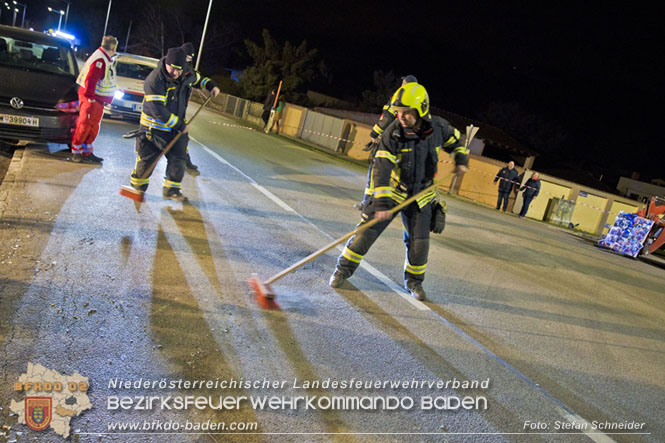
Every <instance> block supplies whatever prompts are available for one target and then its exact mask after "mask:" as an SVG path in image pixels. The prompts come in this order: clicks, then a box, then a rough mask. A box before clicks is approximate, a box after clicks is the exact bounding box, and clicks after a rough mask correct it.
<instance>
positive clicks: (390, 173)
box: [371, 116, 468, 211]
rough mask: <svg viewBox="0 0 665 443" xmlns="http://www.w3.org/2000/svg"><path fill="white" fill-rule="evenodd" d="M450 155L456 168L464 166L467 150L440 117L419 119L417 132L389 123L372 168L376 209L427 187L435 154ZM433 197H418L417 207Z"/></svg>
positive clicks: (383, 207) (392, 204)
mask: <svg viewBox="0 0 665 443" xmlns="http://www.w3.org/2000/svg"><path fill="white" fill-rule="evenodd" d="M441 149H443V150H444V151H445V152H448V153H450V154H453V155H454V159H455V164H456V165H466V164H467V163H468V150H466V148H464V145H463V144H462V143H461V142H460V133H459V131H458V130H457V129H455V128H454V127H453V126H451V125H450V123H448V122H447V121H446V120H444V119H442V118H441V117H437V116H432V121H431V122H428V121H425V120H423V121H422V127H421V128H420V130H419V131H418V132H415V131H413V130H412V129H410V128H404V127H402V125H401V123H400V122H399V121H394V122H392V123H391V124H390V125H389V126H388V127H387V128H386V130H385V132H384V133H383V135H382V136H381V140H380V143H379V149H378V151H377V152H376V156H375V158H374V166H373V176H372V186H373V189H371V192H372V195H373V197H374V201H375V204H376V209H377V210H378V211H380V210H387V209H390V208H391V207H393V206H395V204H396V203H401V202H403V201H404V200H406V199H407V198H408V197H409V196H411V195H414V194H417V193H418V192H420V191H422V190H423V189H425V188H426V187H428V186H429V185H430V184H431V183H432V180H433V179H434V176H435V175H436V172H437V167H438V162H439V152H440V150H441ZM434 196H435V192H434V191H432V192H430V193H428V194H426V195H424V196H422V197H421V198H420V199H419V200H418V201H417V204H418V206H419V207H420V208H422V207H424V206H425V205H427V204H428V203H430V202H431V201H432V200H433V199H434Z"/></svg>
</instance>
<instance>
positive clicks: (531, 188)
mask: <svg viewBox="0 0 665 443" xmlns="http://www.w3.org/2000/svg"><path fill="white" fill-rule="evenodd" d="M520 191H524V192H523V193H522V200H523V201H522V210H520V217H522V218H524V216H526V213H527V211H528V210H529V205H530V204H531V201H532V200H533V199H534V198H536V197H538V194H539V193H540V180H539V179H538V173H537V172H534V173H533V175H532V176H531V178H530V179H528V180H527V181H526V183H524V184H523V185H522V187H521V188H520Z"/></svg>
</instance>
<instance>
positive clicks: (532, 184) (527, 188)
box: [520, 178, 540, 198]
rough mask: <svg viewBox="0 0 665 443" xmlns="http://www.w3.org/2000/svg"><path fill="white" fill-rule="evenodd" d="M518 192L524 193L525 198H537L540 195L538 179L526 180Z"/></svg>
mask: <svg viewBox="0 0 665 443" xmlns="http://www.w3.org/2000/svg"><path fill="white" fill-rule="evenodd" d="M520 191H524V196H525V197H527V198H528V197H531V198H533V197H537V196H538V194H539V193H540V180H539V179H535V180H534V179H532V178H530V179H528V180H527V181H526V183H524V185H523V186H522V188H521V189H520Z"/></svg>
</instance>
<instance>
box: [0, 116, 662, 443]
mask: <svg viewBox="0 0 665 443" xmlns="http://www.w3.org/2000/svg"><path fill="white" fill-rule="evenodd" d="M192 108H196V106H192ZM190 111H193V109H192V110H190ZM134 128H135V125H133V124H129V123H124V122H119V121H114V120H105V121H104V123H103V131H102V132H101V134H100V136H99V137H98V139H97V141H96V143H95V153H98V154H99V155H100V156H102V157H103V158H104V164H103V166H100V165H96V164H75V163H71V162H67V161H65V157H66V156H67V153H66V152H65V153H53V154H51V153H49V152H48V150H47V148H46V147H45V146H43V145H32V146H28V147H27V148H26V149H25V150H19V151H17V154H16V155H15V158H14V161H13V162H12V165H11V166H10V170H9V173H8V175H7V178H6V179H5V181H4V182H3V185H2V188H0V197H1V198H2V200H0V227H1V229H0V262H1V263H0V278H1V280H0V282H1V285H2V288H1V290H0V305H1V306H2V310H1V311H0V355H1V356H2V358H1V365H0V368H1V372H0V408H2V409H0V424H1V425H3V426H5V427H3V432H4V433H5V434H6V435H7V437H8V439H10V440H16V441H25V440H26V438H29V439H33V438H34V439H37V438H39V440H40V441H42V440H43V441H62V437H61V436H60V435H57V434H56V433H55V432H54V431H53V430H47V431H33V430H31V429H29V428H28V427H27V426H26V425H23V424H20V423H18V420H19V417H18V416H17V414H16V413H14V412H12V410H13V409H12V406H11V403H12V400H18V399H19V398H22V397H21V396H22V393H20V392H18V391H17V390H15V389H16V388H17V387H16V384H17V382H19V385H21V383H25V381H26V380H25V379H21V374H23V373H25V372H26V370H27V369H28V365H29V364H30V363H32V364H34V365H38V364H39V365H42V366H44V367H45V368H47V369H49V370H52V371H56V372H57V373H60V374H65V375H68V376H70V375H71V374H73V373H78V374H81V375H82V376H83V377H86V378H87V379H88V382H87V383H88V385H87V391H86V392H85V393H86V395H87V397H88V398H89V400H90V403H91V407H89V408H87V410H85V411H84V412H82V413H79V414H71V415H73V417H71V422H70V423H69V425H70V427H71V430H70V434H71V435H73V436H74V437H73V438H75V439H77V440H74V441H118V442H121V441H154V442H162V441H173V442H180V441H227V440H233V441H235V440H237V441H294V440H298V441H303V440H307V441H334V440H337V441H444V440H445V441H453V442H456V441H524V442H527V441H528V442H532V441H552V442H555V441H556V442H584V441H600V442H608V441H618V442H624V441H625V442H628V441H631V442H633V441H636V442H646V441H650V442H656V441H663V438H664V436H665V425H664V424H663V420H662V412H663V409H662V408H663V398H665V375H664V374H663V368H664V367H665V345H664V343H665V308H664V307H663V299H664V297H665V290H664V285H663V281H665V278H664V277H665V265H663V261H662V260H660V259H658V258H657V257H656V258H650V259H646V260H633V259H629V258H625V257H621V256H619V255H615V254H613V253H611V252H608V251H605V250H602V249H599V248H597V247H595V246H594V243H593V242H592V241H589V240H585V239H584V238H582V237H580V236H577V235H573V234H571V233H570V232H567V231H564V230H561V229H559V228H556V227H553V226H550V225H546V224H543V223H538V222H535V221H533V220H525V219H520V218H517V217H514V216H510V215H506V214H504V213H499V212H495V211H494V210H493V209H489V208H486V207H482V206H479V205H476V204H473V203H470V202H468V201H465V200H462V199H458V198H447V202H448V217H447V226H446V229H445V230H444V231H443V233H442V234H440V235H432V239H431V244H430V251H429V261H428V273H427V278H426V280H425V282H424V285H423V286H424V288H425V289H426V290H427V301H426V302H419V301H417V300H415V299H414V298H412V297H411V296H409V295H408V294H407V293H406V292H405V291H404V289H403V288H402V273H403V268H402V260H403V256H404V246H403V243H402V230H401V224H400V223H399V222H393V224H392V225H391V226H390V227H389V228H388V229H387V230H386V231H385V232H384V234H383V235H382V236H381V238H380V239H379V240H378V241H377V242H376V243H375V244H374V246H373V247H372V249H371V251H370V252H369V253H368V254H367V255H366V256H365V260H364V261H363V263H362V264H361V266H360V268H359V269H358V270H357V271H356V273H355V274H354V277H353V279H351V280H348V281H346V282H345V283H344V285H343V286H342V287H341V288H337V289H333V288H331V287H329V286H328V278H329V276H330V273H331V271H332V270H333V269H334V266H335V261H336V258H337V255H338V254H339V251H340V250H341V249H333V250H331V251H330V252H329V253H327V254H325V255H323V256H321V257H319V258H317V259H316V260H315V261H313V262H310V263H308V264H307V265H305V266H304V267H302V268H300V269H298V270H296V271H294V272H293V273H291V274H289V275H287V276H285V277H284V278H283V279H280V280H279V281H278V282H277V283H275V284H274V286H273V289H274V291H275V293H276V294H277V300H278V302H279V304H280V306H281V310H263V309H261V308H260V307H259V306H257V305H256V303H255V300H254V298H253V296H252V294H250V293H249V290H248V288H247V285H246V280H247V278H248V277H249V276H250V275H251V274H252V273H258V274H259V276H262V277H264V278H265V277H269V276H271V275H274V274H276V273H278V272H280V271H281V270H282V269H285V268H287V267H288V266H290V265H292V264H293V263H295V262H297V261H298V260H300V259H302V258H303V257H306V256H307V255H309V254H310V253H312V252H313V251H316V250H317V249H319V248H321V247H322V246H324V245H325V244H327V243H330V242H331V241H333V240H334V239H336V238H339V237H341V236H342V235H344V234H346V233H347V232H349V231H351V230H352V229H353V228H354V225H355V223H357V222H358V221H359V212H358V211H357V210H356V209H354V208H353V204H354V203H356V202H357V201H359V199H361V198H362V195H363V189H364V185H365V181H366V172H367V168H366V166H360V165H357V164H353V163H350V162H348V161H346V160H342V159H339V158H336V157H335V156H333V155H332V154H327V153H323V152H321V151H319V150H316V149H313V148H311V147H307V146H304V145H301V144H298V143H296V142H294V141H291V140H289V139H286V138H283V137H279V136H274V135H266V134H264V133H263V132H261V131H257V130H253V129H251V128H246V127H241V125H240V124H239V123H237V122H235V121H233V120H229V119H227V118H225V117H223V116H221V115H220V114H217V113H214V112H212V111H208V110H204V111H203V112H201V114H200V115H199V117H198V118H197V120H196V121H195V122H194V123H193V124H192V127H191V128H190V142H189V150H190V154H191V156H192V161H193V162H194V163H196V164H198V165H199V167H200V175H199V174H198V173H196V175H193V174H191V173H189V172H188V173H187V174H185V177H184V179H183V182H182V192H183V194H184V195H185V196H186V197H187V198H188V201H186V202H184V203H179V202H173V201H168V200H163V199H162V195H161V192H162V190H161V187H160V186H159V185H158V184H157V183H156V185H155V186H152V187H151V188H149V189H148V192H147V193H146V195H145V202H144V203H137V202H134V201H132V200H129V199H127V198H123V197H122V196H120V195H118V188H119V187H120V185H121V184H124V183H125V182H126V181H127V177H128V174H129V172H130V171H131V170H132V168H133V166H134V161H135V158H136V157H135V153H134V144H133V140H126V139H123V138H122V134H123V133H125V132H127V131H129V130H131V129H134ZM165 163H166V162H165V161H163V160H162V161H161V162H160V163H159V164H158V166H157V168H156V170H155V173H154V174H153V178H154V180H156V181H159V180H158V179H159V177H160V176H163V175H164V167H165ZM24 388H25V385H24ZM19 389H20V388H19ZM273 396H274V398H273V399H270V397H273ZM220 397H222V398H220ZM77 398H78V397H76V398H75V397H74V396H71V397H69V398H67V399H66V400H63V401H65V402H68V403H66V404H67V405H71V406H72V408H73V409H75V408H74V406H75V405H76V403H77V401H80V400H77ZM261 399H267V400H268V401H269V403H268V402H267V403H265V404H263V405H261ZM26 404H27V403H26ZM78 406H81V405H80V403H79V404H78ZM58 408H60V409H59V411H60V415H62V411H63V410H64V411H66V410H67V408H64V409H63V408H61V407H60V406H58ZM55 412H56V407H55V405H54V407H53V413H55ZM33 416H34V414H33ZM221 422H224V425H219V426H223V427H217V428H213V427H211V425H210V424H211V423H213V424H219V423H221ZM205 423H208V427H206V426H205ZM228 433H231V434H230V435H228ZM223 434H227V435H223ZM70 438H72V437H70Z"/></svg>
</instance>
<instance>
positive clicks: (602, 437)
mask: <svg viewBox="0 0 665 443" xmlns="http://www.w3.org/2000/svg"><path fill="white" fill-rule="evenodd" d="M190 139H191V140H194V141H195V142H196V143H198V144H199V145H201V146H202V147H203V149H205V151H206V152H207V153H209V154H210V155H212V156H213V157H215V158H216V159H217V160H219V161H220V162H222V163H224V164H225V165H227V166H229V167H230V168H232V169H233V170H234V171H237V172H238V173H239V174H240V175H242V176H243V177H245V178H246V179H247V180H248V181H249V182H250V183H251V184H252V185H253V186H254V187H255V188H256V189H258V190H259V191H261V192H262V193H263V194H265V195H266V196H268V197H269V198H270V199H271V200H272V201H274V202H275V203H276V204H277V205H279V206H280V207H282V208H285V209H286V210H288V211H290V212H293V213H294V214H296V215H297V216H298V217H300V218H301V219H302V220H304V221H305V222H306V223H307V224H309V225H310V226H312V227H313V228H314V229H316V230H317V231H319V232H320V233H321V234H323V235H324V236H325V237H327V238H329V239H331V240H333V238H332V237H331V236H330V235H329V234H327V233H326V232H324V231H322V230H321V229H320V228H319V227H318V226H316V225H315V224H314V223H312V222H311V221H309V220H308V219H306V218H305V217H304V216H303V215H301V214H300V213H299V212H297V211H296V210H294V209H293V208H291V207H290V206H289V205H287V204H286V203H284V202H283V201H282V200H280V199H279V197H277V196H276V195H274V194H273V193H271V192H270V191H268V190H267V189H265V188H264V187H263V186H261V185H259V184H258V183H256V181H255V180H254V179H253V178H251V177H250V176H248V175H247V174H245V173H244V172H242V171H241V170H240V169H238V168H236V167H235V166H233V165H232V164H231V163H229V162H228V161H227V160H226V159H224V158H223V157H222V156H221V155H219V154H217V153H216V152H215V151H213V150H212V149H210V148H209V147H207V146H206V145H204V144H203V143H201V142H200V141H198V140H196V139H195V138H193V137H190ZM337 249H338V250H339V251H340V252H341V251H342V250H343V248H342V247H341V246H338V247H337ZM360 267H362V268H363V269H364V270H366V271H367V272H369V273H370V274H372V275H373V276H374V277H376V278H377V279H378V280H380V281H381V282H383V283H384V284H385V285H386V286H388V287H389V288H390V289H392V290H393V291H394V292H395V293H397V295H399V296H400V297H402V298H403V299H404V300H406V301H408V302H409V303H411V305H413V306H414V307H415V308H416V309H418V310H421V311H430V312H432V314H433V315H434V316H436V317H437V318H439V319H441V320H442V321H443V322H444V323H445V324H447V325H448V326H450V327H451V328H452V329H453V330H454V331H456V332H457V333H458V334H460V335H461V336H462V337H464V338H466V339H467V340H468V341H470V342H471V343H473V344H474V345H475V346H477V347H478V348H480V350H482V351H483V352H484V353H486V354H487V355H489V356H490V357H492V358H494V359H495V360H496V361H498V362H499V363H501V364H502V365H503V366H504V367H506V368H507V369H508V370H510V371H511V372H513V373H514V374H516V375H517V376H519V377H520V378H521V379H522V380H523V381H525V382H526V383H527V384H529V385H531V386H532V387H534V388H535V389H536V390H537V391H539V392H540V393H541V394H543V395H544V396H545V397H547V398H549V399H550V400H551V401H553V402H554V403H555V405H557V408H556V409H557V411H558V412H559V414H560V415H561V416H562V417H563V418H565V419H566V420H568V421H569V422H570V423H588V421H586V420H585V419H584V418H582V417H581V416H580V415H578V414H577V413H575V412H574V411H572V410H570V409H569V408H568V407H567V406H566V405H565V404H564V403H563V402H562V401H560V400H559V399H557V398H556V397H554V396H553V395H552V394H550V393H549V392H547V391H546V390H545V389H543V388H542V387H541V386H540V385H539V384H538V383H536V382H535V381H533V380H531V379H530V378H529V377H527V376H526V375H524V374H522V373H521V372H520V371H519V370H517V368H515V367H514V366H512V365H511V364H510V363H508V362H507V361H505V360H504V359H502V358H501V357H499V356H498V355H496V354H495V353H494V352H492V351H490V350H489V349H488V348H487V347H485V346H484V345H483V344H481V343H480V342H479V341H477V340H476V339H474V338H473V337H471V336H470V335H468V334H467V333H466V332H464V331H462V330H461V329H460V328H459V327H457V326H455V325H454V324H452V323H451V322H450V321H448V319H446V318H444V317H443V316H441V315H439V314H438V313H437V312H435V311H432V309H431V308H430V307H429V306H427V305H426V304H424V303H423V302H420V301H418V300H416V299H414V298H413V297H411V296H409V295H407V294H406V293H405V292H404V291H403V290H402V288H401V287H400V286H398V285H397V284H396V283H395V282H393V281H392V280H391V279H390V278H388V277H387V276H386V275H385V274H383V273H382V272H381V271H379V270H378V269H376V268H375V267H374V266H372V265H370V264H369V263H367V262H366V261H363V262H361V263H360ZM587 429H591V425H590V424H589V426H588V428H587ZM584 434H585V435H586V436H587V437H588V438H589V439H591V440H593V441H595V442H597V443H613V442H614V440H613V439H612V438H610V437H609V436H608V435H606V434H603V433H600V432H598V433H591V432H584Z"/></svg>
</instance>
